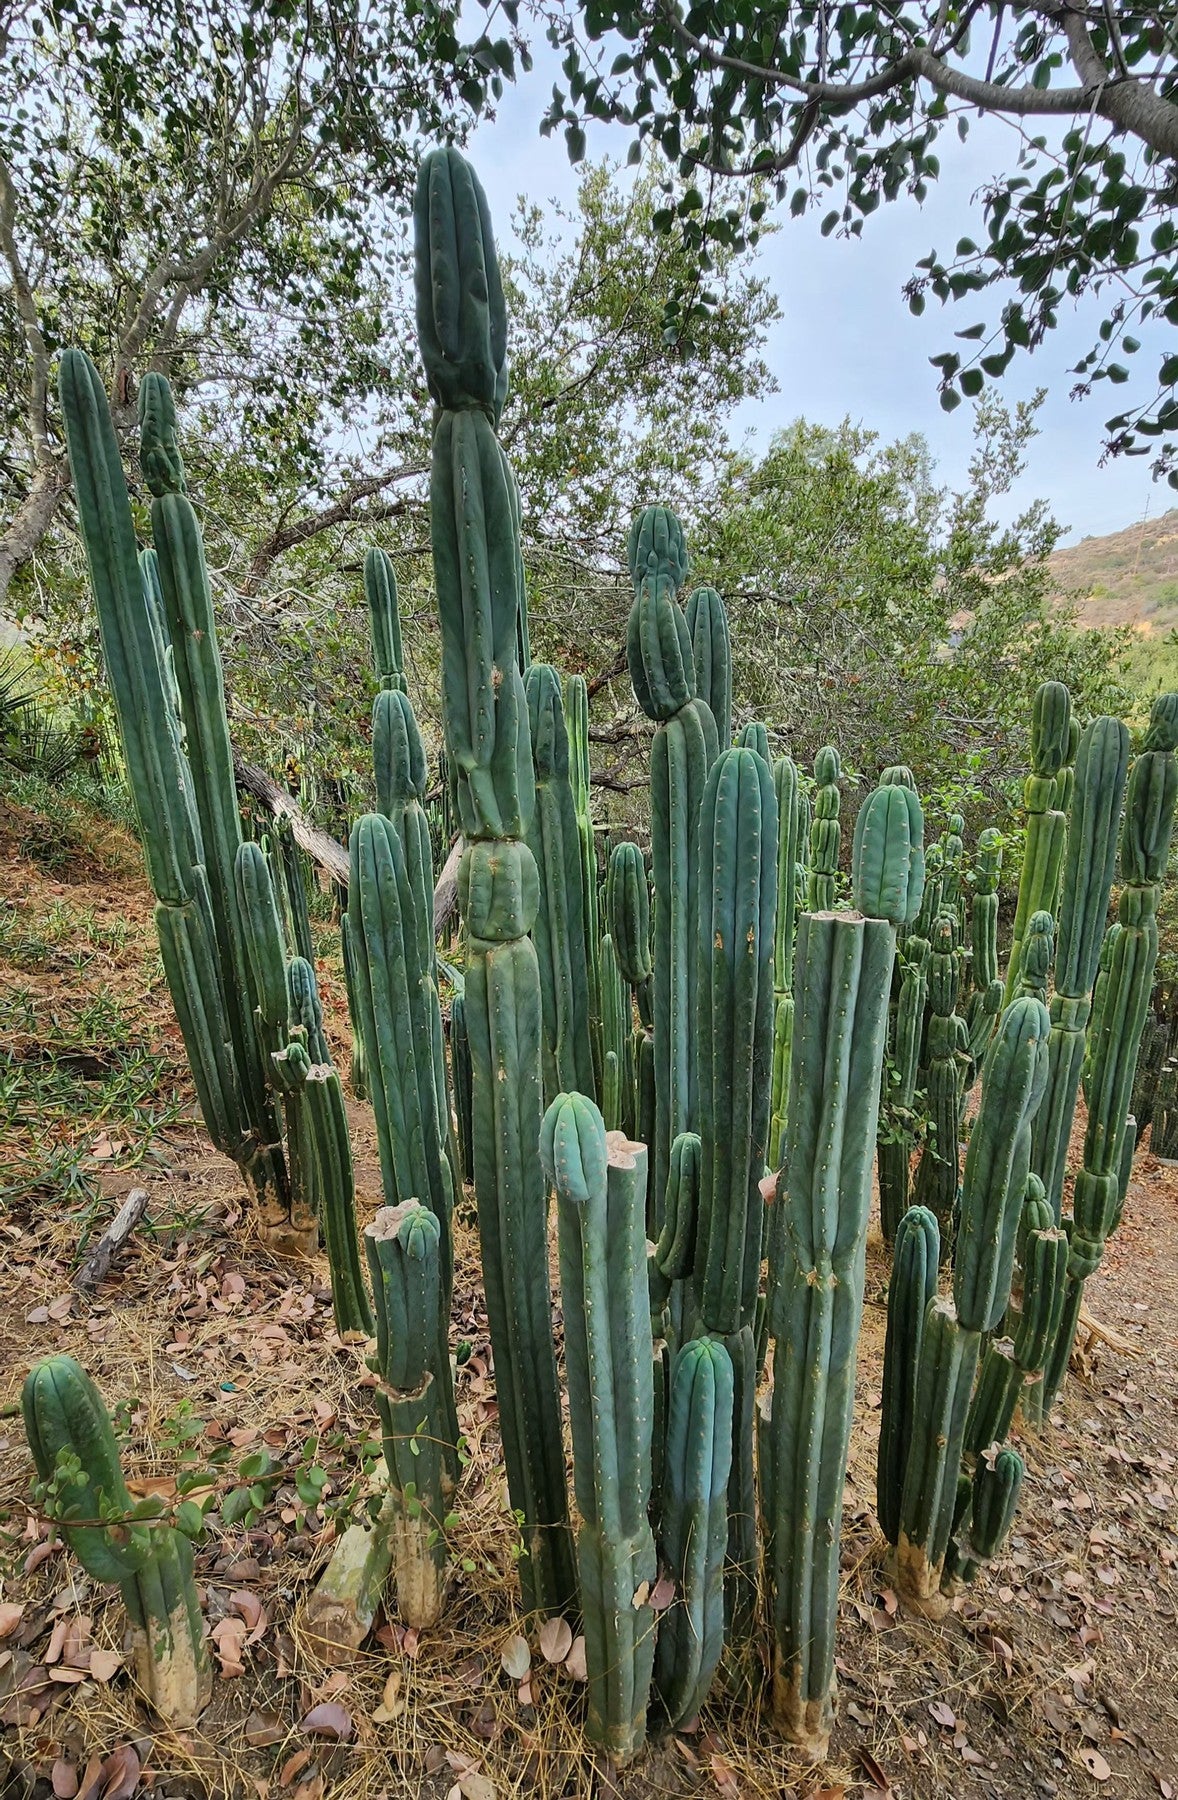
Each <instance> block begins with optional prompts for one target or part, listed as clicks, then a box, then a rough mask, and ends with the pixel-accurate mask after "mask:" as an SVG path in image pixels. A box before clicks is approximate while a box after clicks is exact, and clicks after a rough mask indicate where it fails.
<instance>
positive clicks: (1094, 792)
mask: <svg viewBox="0 0 1178 1800" xmlns="http://www.w3.org/2000/svg"><path fill="white" fill-rule="evenodd" d="M1128 767H1129V733H1128V732H1127V731H1126V729H1125V727H1124V725H1122V723H1121V721H1120V720H1119V719H1112V718H1099V719H1093V720H1092V722H1091V724H1089V725H1088V726H1087V727H1086V728H1085V730H1084V733H1083V735H1082V736H1081V738H1080V743H1079V748H1078V750H1077V754H1076V765H1075V787H1074V791H1073V797H1072V807H1071V813H1070V816H1069V818H1068V839H1067V854H1066V859H1065V863H1064V872H1063V896H1062V900H1061V903H1060V913H1059V938H1058V944H1057V947H1056V952H1055V991H1054V993H1053V995H1052V998H1051V1046H1050V1066H1049V1073H1048V1078H1047V1093H1046V1095H1045V1097H1044V1101H1043V1105H1042V1106H1041V1107H1040V1109H1039V1113H1038V1115H1037V1117H1036V1120H1035V1129H1034V1132H1033V1134H1032V1144H1031V1164H1032V1167H1033V1168H1034V1169H1035V1171H1036V1172H1037V1173H1038V1174H1039V1175H1040V1176H1041V1177H1042V1181H1043V1185H1044V1187H1045V1189H1046V1191H1047V1198H1048V1200H1049V1201H1050V1202H1051V1208H1052V1211H1053V1213H1054V1214H1055V1220H1056V1223H1057V1224H1058V1223H1059V1219H1060V1216H1061V1213H1062V1209H1063V1182H1064V1171H1065V1167H1066V1163H1067V1151H1068V1139H1069V1138H1070V1136H1071V1132H1072V1120H1073V1117H1074V1116H1075V1110H1076V1095H1077V1093H1078V1091H1079V1086H1080V1069H1081V1065H1082V1064H1083V1060H1084V1036H1085V1031H1086V1028H1087V1025H1088V1018H1089V1014H1090V1011H1091V995H1092V987H1093V983H1094V982H1095V980H1096V973H1097V969H1098V967H1099V965H1100V946H1101V942H1102V940H1103V937H1104V930H1105V924H1106V921H1107V918H1108V902H1109V894H1110V892H1111V890H1112V881H1113V871H1114V868H1115V865H1116V853H1117V828H1118V825H1119V823H1120V817H1121V803H1122V800H1123V798H1124V792H1125V776H1126V773H1127V771H1128Z"/></svg>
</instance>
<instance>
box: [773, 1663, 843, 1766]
mask: <svg viewBox="0 0 1178 1800" xmlns="http://www.w3.org/2000/svg"><path fill="white" fill-rule="evenodd" d="M773 1722H774V1724H775V1725H776V1727H777V1729H778V1731H780V1733H781V1735H782V1737H783V1738H785V1740H786V1741H787V1743H790V1744H793V1745H795V1746H796V1747H797V1749H798V1750H800V1751H801V1753H802V1755H803V1757H804V1758H805V1759H806V1761H807V1762H811V1763H820V1762H825V1761H826V1758H827V1753H828V1752H829V1750H830V1733H831V1729H832V1727H833V1725H834V1690H833V1688H832V1689H831V1692H830V1693H829V1694H824V1695H823V1696H822V1698H821V1699H819V1700H807V1699H806V1698H805V1697H804V1695H803V1693H802V1672H801V1670H800V1669H799V1667H798V1665H797V1663H796V1661H795V1662H792V1663H791V1664H790V1665H788V1666H786V1665H785V1664H783V1662H782V1660H781V1658H780V1657H775V1658H774V1665H773Z"/></svg>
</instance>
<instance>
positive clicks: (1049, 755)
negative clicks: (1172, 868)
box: [1004, 681, 1072, 1003]
mask: <svg viewBox="0 0 1178 1800" xmlns="http://www.w3.org/2000/svg"><path fill="white" fill-rule="evenodd" d="M1071 721H1072V697H1071V695H1070V694H1069V693H1068V690H1067V688H1066V687H1064V685H1063V683H1062V682H1061V681H1045V682H1044V683H1043V685H1042V687H1040V689H1039V690H1038V692H1037V693H1036V695H1035V704H1034V711H1033V713H1032V716H1031V773H1030V774H1029V775H1028V776H1027V780H1026V785H1025V787H1024V789H1023V804H1024V805H1025V807H1026V809H1027V839H1026V844H1025V846H1024V848H1023V866H1022V870H1021V872H1020V874H1019V882H1018V904H1017V906H1016V908H1015V915H1014V938H1013V941H1012V943H1011V946H1010V960H1009V961H1008V962H1007V965H1006V986H1005V990H1004V998H1005V1001H1006V1002H1008V1003H1009V1002H1010V1001H1011V1000H1013V999H1014V996H1015V994H1017V992H1018V982H1019V961H1020V959H1021V957H1022V945H1023V938H1024V937H1025V935H1026V932H1027V928H1028V926H1029V925H1030V922H1031V917H1032V914H1034V913H1037V912H1049V913H1051V914H1053V915H1054V912H1055V903H1056V899H1057V897H1058V894H1059V878H1060V872H1061V870H1062V868H1063V853H1064V840H1065V838H1066V836H1067V815H1066V813H1064V812H1061V811H1060V809H1059V808H1058V806H1057V805H1056V800H1057V798H1059V797H1060V795H1059V793H1058V792H1057V780H1056V778H1057V776H1058V775H1059V773H1060V770H1061V769H1062V768H1063V767H1064V766H1065V764H1066V762H1067V756H1068V749H1069V746H1070V742H1071Z"/></svg>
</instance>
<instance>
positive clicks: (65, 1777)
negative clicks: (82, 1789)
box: [50, 1756, 78, 1800]
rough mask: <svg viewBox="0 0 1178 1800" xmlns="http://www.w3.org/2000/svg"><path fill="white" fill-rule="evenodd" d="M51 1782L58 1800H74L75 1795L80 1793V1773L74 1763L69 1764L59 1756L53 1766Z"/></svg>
mask: <svg viewBox="0 0 1178 1800" xmlns="http://www.w3.org/2000/svg"><path fill="white" fill-rule="evenodd" d="M50 1781H51V1782H52V1784H53V1792H54V1794H55V1795H56V1800H74V1795H75V1794H76V1793H77V1791H78V1771H77V1769H75V1767H74V1765H73V1763H68V1762H66V1761H65V1759H64V1758H63V1757H60V1756H59V1757H58V1759H57V1761H56V1762H55V1763H54V1765H53V1773H52V1775H51V1776H50Z"/></svg>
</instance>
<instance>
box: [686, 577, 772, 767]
mask: <svg viewBox="0 0 1178 1800" xmlns="http://www.w3.org/2000/svg"><path fill="white" fill-rule="evenodd" d="M686 610H687V629H688V631H689V632H690V634H691V651H692V657H693V659H694V662H695V691H696V693H697V694H698V695H699V698H700V699H701V700H702V701H704V703H705V704H706V705H707V707H708V708H709V709H710V711H711V714H712V717H713V719H715V721H716V737H717V740H718V742H719V747H720V749H721V750H727V748H728V746H729V744H730V743H731V742H732V643H731V640H730V638H729V635H728V613H727V611H726V610H725V606H724V602H723V600H722V599H721V598H720V595H719V594H718V593H717V592H716V590H715V588H710V587H698V588H695V589H694V590H693V592H692V593H691V594H690V595H689V596H688V601H687V609H686ZM755 747H756V746H754V748H755ZM761 754H762V755H764V754H765V753H764V751H762V753H761Z"/></svg>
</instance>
